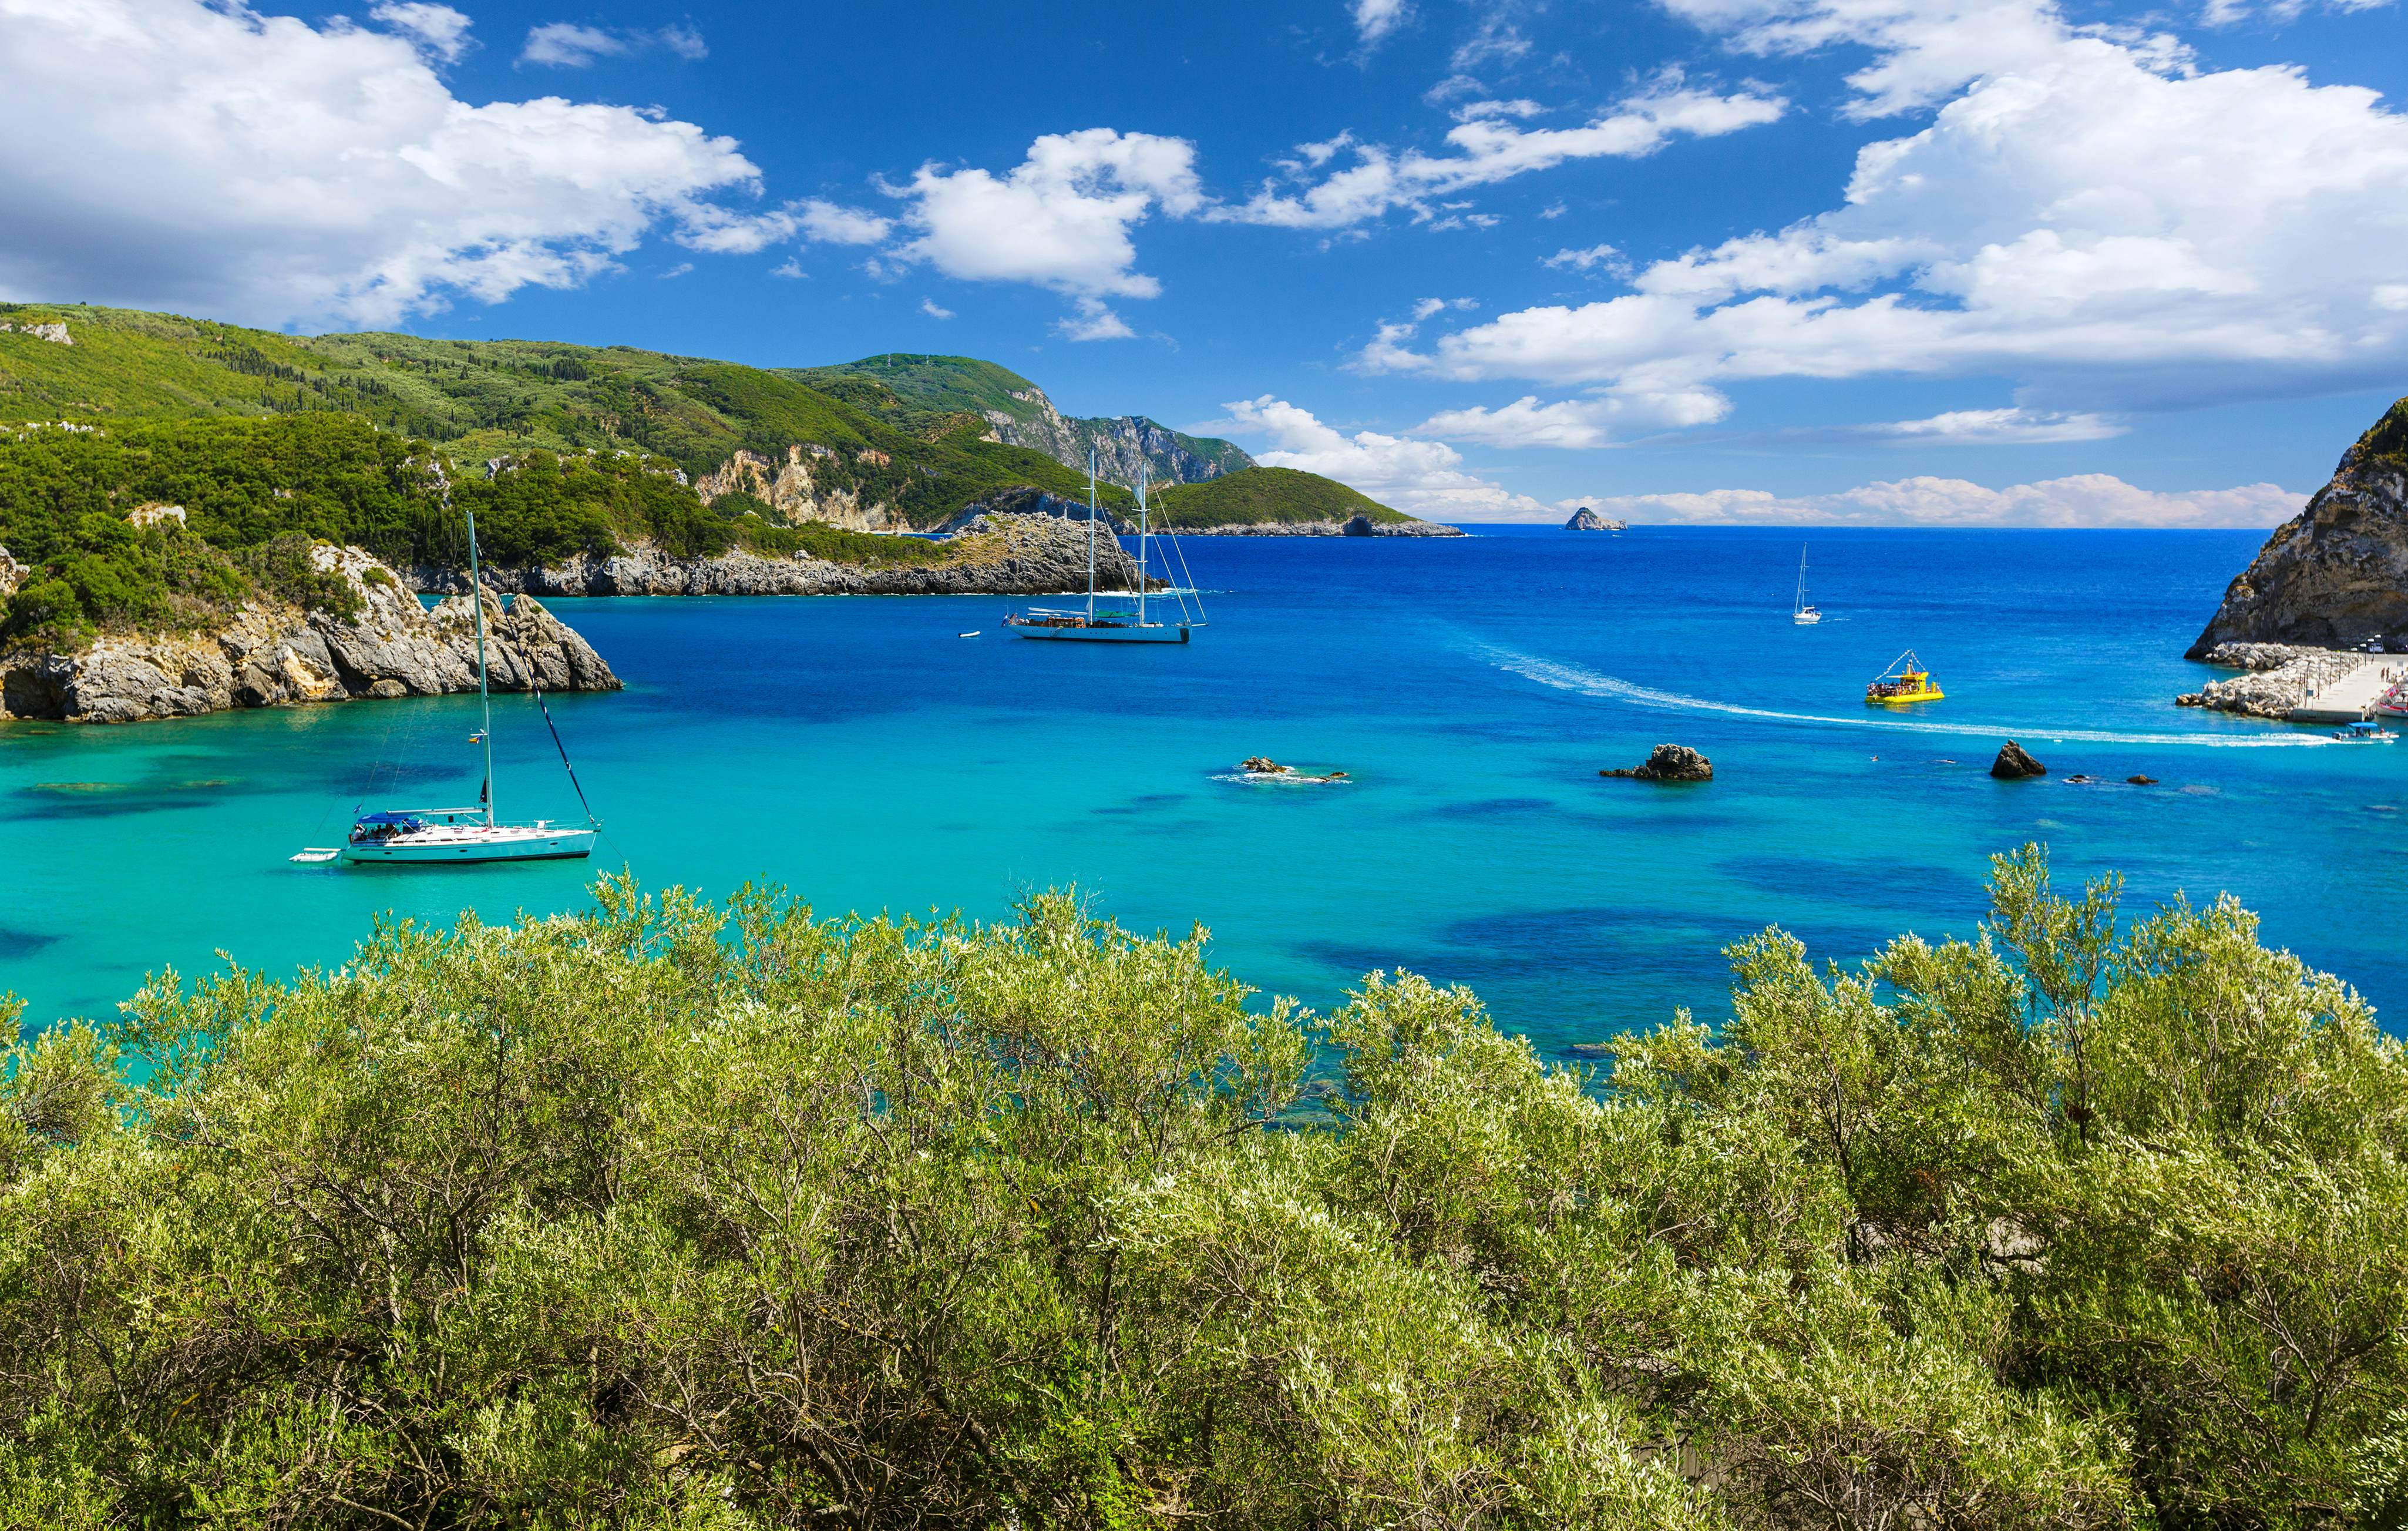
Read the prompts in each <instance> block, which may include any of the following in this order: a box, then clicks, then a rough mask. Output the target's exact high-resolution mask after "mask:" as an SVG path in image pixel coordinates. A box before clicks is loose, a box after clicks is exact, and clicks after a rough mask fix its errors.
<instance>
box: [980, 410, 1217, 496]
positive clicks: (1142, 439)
mask: <svg viewBox="0 0 2408 1531" xmlns="http://www.w3.org/2000/svg"><path fill="white" fill-rule="evenodd" d="M1011 397H1014V398H1016V399H1018V400H1019V401H1020V402H1021V403H1023V404H1025V405H1028V406H1029V407H1031V408H1032V409H1034V410H1035V411H1036V413H1035V414H1034V415H1033V416H1031V417H1030V418H1027V419H1025V420H1024V419H1018V418H1015V417H1014V416H1012V415H1010V414H1007V413H1005V412H1003V411H1001V410H989V411H987V412H986V419H987V424H988V425H989V426H993V427H994V429H993V433H992V434H993V435H994V437H995V439H996V441H1001V442H1003V443H1005V444H1006V445H1008V446H1025V447H1027V448H1029V449H1030V450H1032V451H1036V452H1042V453H1043V454H1045V455H1047V456H1049V457H1051V458H1053V459H1054V461H1055V462H1058V463H1062V464H1064V465H1065V466H1067V467H1070V468H1076V469H1084V468H1085V467H1086V466H1087V452H1088V449H1089V448H1090V447H1092V448H1094V450H1095V453H1096V473H1097V476H1098V477H1100V478H1105V479H1109V480H1111V482H1112V483H1114V484H1135V483H1137V473H1138V469H1139V468H1140V466H1142V467H1144V468H1145V469H1147V471H1148V472H1150V473H1151V474H1152V475H1153V477H1154V482H1155V483H1157V484H1162V483H1172V484H1201V483H1203V482H1204V481H1205V480H1206V479H1210V478H1218V477H1219V476H1220V475H1222V474H1223V473H1230V472H1235V471H1236V470H1237V469H1240V468H1250V467H1252V466H1254V459H1253V458H1251V457H1248V456H1247V455H1245V454H1244V453H1242V452H1239V451H1238V450H1237V449H1236V448H1235V447H1231V448H1229V452H1230V453H1231V454H1234V457H1233V458H1230V457H1208V456H1204V455H1200V454H1198V453H1197V452H1196V451H1195V450H1194V449H1193V448H1192V447H1190V446H1189V445H1188V444H1187V442H1186V441H1183V440H1182V439H1181V438H1180V435H1179V433H1178V432H1176V431H1173V430H1170V429H1168V427H1166V426H1159V425H1156V424H1155V423H1154V421H1152V420H1149V419H1147V418H1146V417H1145V416H1143V415H1141V414H1125V415H1120V416H1118V417H1115V418H1105V419H1095V420H1074V419H1071V418H1069V417H1068V416H1066V415H1064V414H1063V413H1062V412H1060V411H1059V410H1056V409H1055V408H1054V401H1053V400H1052V399H1050V398H1048V397H1045V395H1044V393H1043V392H1042V391H1041V390H1039V389H1036V388H1030V389H1027V390H1025V391H1015V392H1014V393H1013V394H1012V396H1011Z"/></svg>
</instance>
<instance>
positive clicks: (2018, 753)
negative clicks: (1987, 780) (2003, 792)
mask: <svg viewBox="0 0 2408 1531" xmlns="http://www.w3.org/2000/svg"><path fill="white" fill-rule="evenodd" d="M1990 774H1991V775H1993V776H1996V777H1998V778H1999V780H2000V781H2002V782H2013V781H2021V780H2023V779H2024V778H2026V777H2028V776H2045V775H2047V774H2048V767H2046V766H2044V765H2042V764H2041V763H2040V762H2039V761H2038V760H2035V759H2033V758H2032V754H2031V751H2029V750H2028V749H2026V748H2024V747H2023V746H2022V745H2021V744H2016V743H2015V742H2014V740H2012V739H2010V740H2008V741H2007V742H2006V743H2005V744H2001V745H2000V747H1999V758H1997V759H1995V760H1993V761H1991V762H1990Z"/></svg>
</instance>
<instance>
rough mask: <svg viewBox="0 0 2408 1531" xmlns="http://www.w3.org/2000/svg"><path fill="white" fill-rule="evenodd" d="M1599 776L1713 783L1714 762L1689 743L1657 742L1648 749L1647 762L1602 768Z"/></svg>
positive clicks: (1645, 780)
mask: <svg viewBox="0 0 2408 1531" xmlns="http://www.w3.org/2000/svg"><path fill="white" fill-rule="evenodd" d="M1598 775H1600V776H1627V777H1631V778H1633V779H1636V780H1638V781H1642V782H1710V781H1713V779H1714V764H1713V761H1712V760H1709V759H1707V758H1705V757H1704V756H1703V755H1700V754H1699V753H1698V752H1697V751H1696V750H1693V749H1691V748H1690V747H1689V746H1688V745H1686V744H1658V745H1656V747H1655V748H1654V749H1652V750H1650V751H1648V752H1647V763H1646V764H1644V765H1639V766H1625V767H1622V768H1620V769H1618V770H1613V771H1600V772H1598Z"/></svg>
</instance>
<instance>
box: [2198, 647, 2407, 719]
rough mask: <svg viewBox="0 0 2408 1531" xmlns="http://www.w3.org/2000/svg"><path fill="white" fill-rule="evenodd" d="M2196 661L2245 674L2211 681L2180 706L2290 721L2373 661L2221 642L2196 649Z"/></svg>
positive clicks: (2336, 653) (2350, 655)
mask: <svg viewBox="0 0 2408 1531" xmlns="http://www.w3.org/2000/svg"><path fill="white" fill-rule="evenodd" d="M2190 657H2192V658H2194V659H2198V660H2200V662H2201V663H2204V664H2211V665H2214V666H2215V667H2216V668H2217V669H2219V670H2238V671H2241V672H2243V673H2241V674H2238V675H2235V676H2232V677H2231V678H2230V679H2229V680H2220V681H2210V682H2208V683H2207V684H2206V685H2205V686H2200V688H2199V689H2198V690H2196V691H2192V692H2188V693H2186V694H2185V695H2183V696H2179V697H2176V698H2175V699H2174V705H2176V706H2177V707H2204V708H2206V709H2207V710H2208V711H2210V712H2217V713H2239V714H2241V715H2243V716H2244V717H2271V718H2288V717H2289V716H2290V715H2291V712H2292V710H2293V709H2294V708H2297V707H2299V706H2300V705H2302V704H2303V703H2305V702H2306V701H2308V699H2309V698H2310V697H2311V696H2313V695H2315V693H2316V692H2317V691H2318V690H2320V689H2322V688H2323V687H2325V686H2330V685H2331V684H2332V683H2333V682H2335V681H2337V680H2339V679H2341V678H2342V677H2343V676H2344V675H2347V674H2349V673H2350V672H2353V671H2355V670H2357V669H2358V667H2359V666H2361V665H2363V664H2365V663H2366V662H2367V659H2368V656H2366V655H2364V654H2354V653H2350V652H2347V651H2345V650H2341V649H2329V648H2310V647H2306V646H2304V645H2301V644H2297V643H2218V644H2216V645H2214V647H2213V648H2209V649H2206V650H2204V651H2200V650H2194V651H2193V652H2192V653H2191V655H2190Z"/></svg>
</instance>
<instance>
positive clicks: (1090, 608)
mask: <svg viewBox="0 0 2408 1531" xmlns="http://www.w3.org/2000/svg"><path fill="white" fill-rule="evenodd" d="M1095 625H1096V449H1095V448H1094V447H1089V448H1088V449H1087V626H1089V627H1091V628H1092V627H1094V626H1095Z"/></svg>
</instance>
